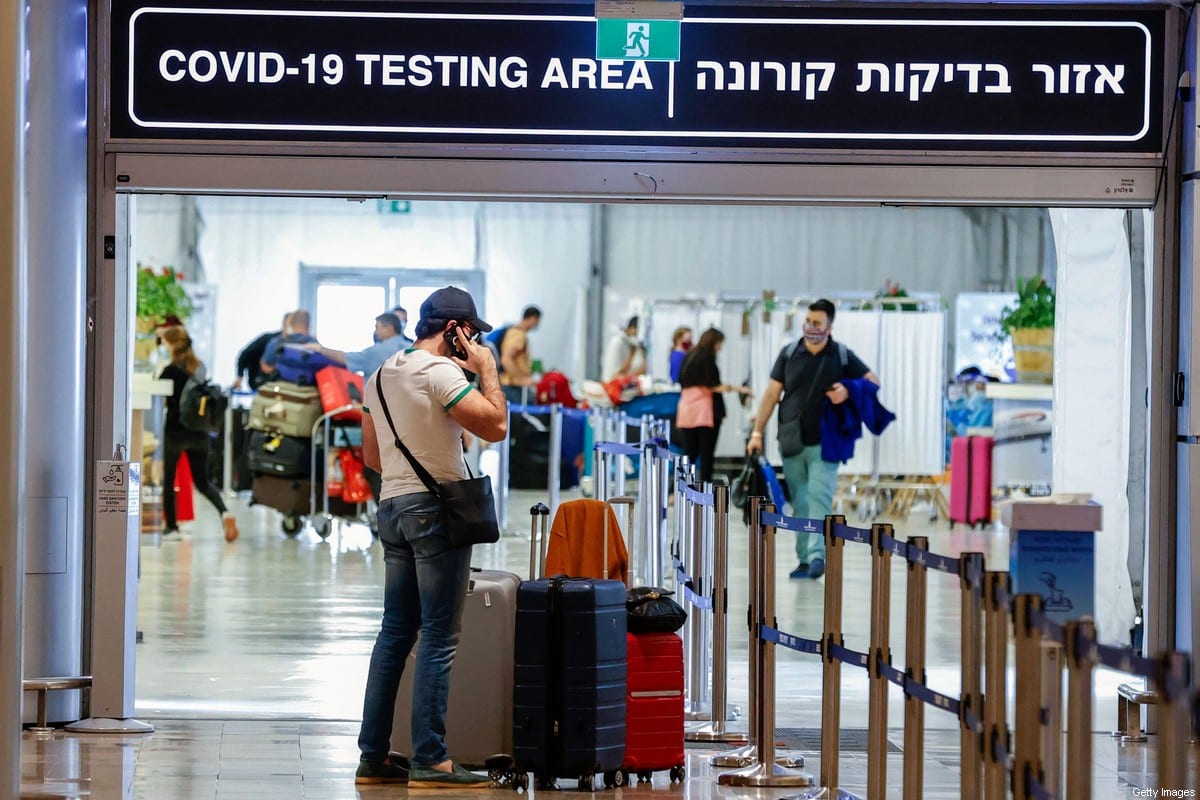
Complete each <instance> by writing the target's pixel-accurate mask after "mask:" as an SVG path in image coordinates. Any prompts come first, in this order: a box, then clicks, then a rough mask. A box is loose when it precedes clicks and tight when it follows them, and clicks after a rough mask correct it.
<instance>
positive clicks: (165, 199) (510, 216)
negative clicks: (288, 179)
mask: <svg viewBox="0 0 1200 800" xmlns="http://www.w3.org/2000/svg"><path fill="white" fill-rule="evenodd" d="M189 201H192V198H180V197H177V196H167V195H163V196H154V195H148V196H140V197H138V198H137V207H136V216H137V221H136V224H137V226H138V227H137V232H136V235H135V257H136V258H138V259H139V260H143V261H147V262H148V263H153V264H171V263H176V262H177V259H179V258H181V257H182V255H183V254H184V249H183V247H182V245H181V244H180V241H181V239H182V237H181V234H180V231H181V230H182V229H183V228H182V227H181V226H183V225H184V224H185V222H186V220H185V219H184V216H185V214H186V213H187V203H188V202H189ZM195 202H196V204H197V206H198V213H199V216H200V218H201V219H202V220H203V234H202V235H201V236H200V237H199V246H198V250H199V253H200V256H201V259H200V260H201V262H202V263H203V264H204V275H203V276H201V280H203V281H204V282H205V283H209V284H213V285H215V286H217V287H218V289H217V291H218V298H217V324H216V331H217V334H216V341H215V342H213V343H212V345H211V348H212V352H214V353H215V354H216V355H215V357H214V358H213V363H211V364H210V365H209V373H210V375H212V376H213V377H214V378H215V379H216V380H217V381H219V382H221V383H229V382H231V381H232V380H233V377H234V375H233V372H234V363H235V361H236V357H237V353H238V351H239V350H240V349H241V348H242V347H243V346H244V345H245V344H246V343H247V342H249V341H250V340H251V339H253V338H254V337H256V336H258V335H259V334H260V333H262V332H263V331H265V330H270V329H272V328H274V327H276V326H277V325H278V324H279V319H280V318H281V317H282V315H283V314H284V313H285V312H287V311H289V310H291V309H293V308H295V307H296V306H297V304H298V298H299V295H300V270H299V265H300V264H301V263H305V264H312V265H319V266H322V267H351V268H403V269H441V270H446V269H476V268H482V269H485V270H486V274H487V288H486V296H485V297H484V298H482V303H481V306H482V309H483V311H484V313H485V314H486V315H487V318H488V319H489V320H490V321H491V322H493V324H497V325H499V324H502V323H504V322H511V321H514V320H515V319H517V318H518V317H519V315H520V312H521V309H522V308H523V307H524V306H526V305H528V304H531V303H532V304H536V305H540V306H541V307H542V308H543V309H544V310H545V312H546V313H545V316H544V318H543V321H542V327H541V328H540V329H539V330H538V331H537V332H535V333H534V334H533V337H532V348H533V352H534V356H535V357H536V358H540V359H542V360H543V362H544V363H545V365H546V366H547V367H548V368H550V367H558V368H560V369H563V370H564V371H566V372H568V374H572V375H578V374H582V371H583V370H582V363H583V362H582V359H583V351H584V344H583V330H584V327H583V326H584V323H585V320H584V319H583V308H584V300H585V295H584V293H585V291H586V287H587V279H588V274H589V270H590V259H589V239H588V237H589V226H590V217H589V210H588V207H587V206H586V205H558V204H538V203H529V204H508V203H493V204H480V203H461V202H460V203H451V202H427V201H419V202H414V203H413V204H412V208H411V212H410V213H408V214H381V213H379V211H378V210H377V209H376V205H375V203H374V201H367V202H348V201H346V200H343V199H312V198H304V199H299V198H260V197H200V198H195ZM381 310H382V309H381ZM368 311H369V313H368ZM416 311H417V310H416V309H411V313H412V315H413V316H414V317H415V316H416ZM375 313H377V312H375V311H374V310H365V311H364V321H363V346H364V347H365V346H366V345H368V344H369V343H370V332H371V320H370V317H372V316H374V314H375Z"/></svg>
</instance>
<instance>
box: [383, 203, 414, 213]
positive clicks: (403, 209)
mask: <svg viewBox="0 0 1200 800" xmlns="http://www.w3.org/2000/svg"><path fill="white" fill-rule="evenodd" d="M375 210H376V211H377V212H379V213H380V214H407V213H409V212H410V211H412V201H411V200H387V199H379V200H376V201H375Z"/></svg>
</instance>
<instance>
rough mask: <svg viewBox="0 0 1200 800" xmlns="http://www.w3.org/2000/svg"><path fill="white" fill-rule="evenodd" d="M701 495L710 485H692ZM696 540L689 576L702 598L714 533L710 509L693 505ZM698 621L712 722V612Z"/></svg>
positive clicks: (707, 587)
mask: <svg viewBox="0 0 1200 800" xmlns="http://www.w3.org/2000/svg"><path fill="white" fill-rule="evenodd" d="M695 488H696V490H697V491H699V492H700V493H701V494H705V495H709V496H711V495H712V484H711V483H703V484H699V485H696V486H695ZM696 532H697V534H698V537H699V538H698V539H697V540H696V541H697V543H698V545H699V547H698V548H697V550H696V552H695V553H694V554H693V556H692V558H693V559H695V561H696V571H695V572H693V573H692V577H693V578H695V579H696V594H698V595H700V596H701V597H704V596H706V595H707V594H709V593H710V592H711V591H712V582H713V577H712V576H713V530H712V506H707V505H701V504H699V503H697V504H696ZM696 616H697V618H698V619H699V620H700V660H699V665H700V687H699V688H700V691H701V695H700V701H701V702H702V703H703V704H704V708H705V709H706V710H707V711H708V713H709V717H708V718H709V719H710V720H711V719H712V621H713V614H712V612H711V611H707V612H701V613H698V614H697V615H696Z"/></svg>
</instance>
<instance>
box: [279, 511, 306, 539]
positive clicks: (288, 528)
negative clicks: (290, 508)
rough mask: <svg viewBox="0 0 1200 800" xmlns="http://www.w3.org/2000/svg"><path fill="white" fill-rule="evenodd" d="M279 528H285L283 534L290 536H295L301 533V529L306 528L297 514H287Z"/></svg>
mask: <svg viewBox="0 0 1200 800" xmlns="http://www.w3.org/2000/svg"><path fill="white" fill-rule="evenodd" d="M279 526H280V527H281V528H283V532H284V533H286V534H287V535H288V536H295V535H296V534H297V533H299V532H300V529H301V528H302V527H304V523H302V522H301V521H300V518H299V517H297V516H296V515H295V514H285V515H284V517H283V521H282V522H280V523H279Z"/></svg>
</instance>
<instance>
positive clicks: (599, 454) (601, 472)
mask: <svg viewBox="0 0 1200 800" xmlns="http://www.w3.org/2000/svg"><path fill="white" fill-rule="evenodd" d="M592 459H593V462H592V463H593V464H594V466H593V469H592V471H593V472H594V473H595V485H596V499H597V500H600V501H602V502H603V501H606V500H608V458H607V454H606V453H605V452H604V451H603V450H600V449H599V448H597V449H595V450H593V451H592Z"/></svg>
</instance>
